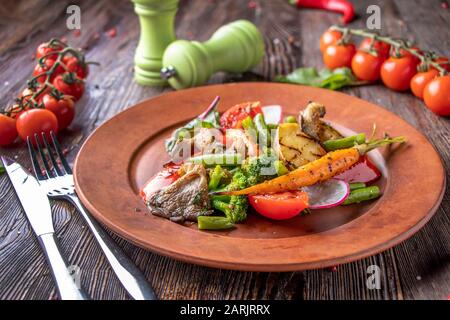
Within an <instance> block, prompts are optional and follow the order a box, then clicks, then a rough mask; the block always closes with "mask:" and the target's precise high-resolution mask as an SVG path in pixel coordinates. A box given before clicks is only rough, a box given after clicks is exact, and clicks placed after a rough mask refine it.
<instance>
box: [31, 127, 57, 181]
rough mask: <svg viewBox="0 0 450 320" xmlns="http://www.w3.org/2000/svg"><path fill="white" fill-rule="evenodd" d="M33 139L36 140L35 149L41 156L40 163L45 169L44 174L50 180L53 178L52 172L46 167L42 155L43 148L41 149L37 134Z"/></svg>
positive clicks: (45, 160)
mask: <svg viewBox="0 0 450 320" xmlns="http://www.w3.org/2000/svg"><path fill="white" fill-rule="evenodd" d="M34 139H35V140H36V146H37V149H38V151H39V154H40V156H41V160H42V163H43V164H44V167H45V174H46V175H47V178H52V177H53V174H52V170H51V169H50V166H49V165H48V162H47V157H46V156H45V153H44V148H42V146H41V142H40V141H39V136H38V134H37V133H35V134H34Z"/></svg>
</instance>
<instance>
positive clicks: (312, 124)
mask: <svg viewBox="0 0 450 320" xmlns="http://www.w3.org/2000/svg"><path fill="white" fill-rule="evenodd" d="M324 116H325V106H324V105H322V104H320V103H317V102H310V103H309V104H308V105H307V106H306V108H305V110H303V111H302V112H301V113H300V115H299V123H300V128H301V130H302V131H303V132H304V133H306V134H307V135H309V136H310V137H312V138H314V139H316V140H317V141H320V142H324V141H327V140H333V139H340V138H342V135H341V134H340V133H339V132H338V131H337V130H335V129H334V128H333V127H332V126H330V125H329V124H327V123H325V122H323V121H322V120H321V118H323V117H324Z"/></svg>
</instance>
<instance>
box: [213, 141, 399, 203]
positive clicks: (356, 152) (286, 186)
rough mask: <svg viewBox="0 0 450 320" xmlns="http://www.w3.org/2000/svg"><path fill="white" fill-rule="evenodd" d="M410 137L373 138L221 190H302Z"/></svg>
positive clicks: (261, 191) (246, 191)
mask: <svg viewBox="0 0 450 320" xmlns="http://www.w3.org/2000/svg"><path fill="white" fill-rule="evenodd" d="M404 141H406V140H405V138H404V137H396V138H392V139H391V138H385V139H380V140H374V141H369V142H368V143H364V144H361V145H356V146H354V147H352V148H348V149H340V150H336V151H331V152H328V153H327V154H326V155H324V156H323V157H321V158H319V159H317V160H314V161H312V162H309V163H307V164H305V165H303V166H301V167H299V168H297V169H295V170H293V171H291V172H289V173H287V174H285V175H282V176H280V177H277V178H275V179H272V180H267V181H264V182H262V183H260V184H257V185H254V186H251V187H248V188H245V189H242V190H237V191H225V192H221V194H229V195H244V194H251V193H276V192H282V191H287V190H298V189H299V188H301V187H306V186H310V185H313V184H316V183H318V182H321V181H325V180H328V179H330V178H332V177H334V176H335V175H337V174H339V173H342V172H344V171H345V170H347V169H349V168H350V167H351V166H352V165H354V164H355V163H356V162H358V160H359V157H360V156H361V155H363V154H365V153H367V152H369V151H370V150H373V149H375V148H378V147H381V146H384V145H387V144H391V143H402V142H404Z"/></svg>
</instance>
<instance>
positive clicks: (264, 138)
mask: <svg viewBox="0 0 450 320" xmlns="http://www.w3.org/2000/svg"><path fill="white" fill-rule="evenodd" d="M253 123H254V124H255V127H256V131H257V132H258V142H259V143H258V144H259V145H260V146H263V147H267V146H270V132H269V130H268V128H267V125H266V122H265V121H264V116H263V114H262V113H258V114H257V115H256V116H255V117H254V118H253Z"/></svg>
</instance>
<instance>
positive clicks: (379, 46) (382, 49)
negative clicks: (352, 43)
mask: <svg viewBox="0 0 450 320" xmlns="http://www.w3.org/2000/svg"><path fill="white" fill-rule="evenodd" d="M371 43H372V39H370V38H365V39H364V40H363V41H362V42H361V44H360V45H359V50H361V51H369V50H370V46H371ZM373 49H374V50H375V51H376V52H377V53H378V55H379V56H380V57H384V58H387V57H388V56H389V51H390V49H391V46H390V45H389V44H387V43H385V42H382V41H375V42H374V43H373Z"/></svg>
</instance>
